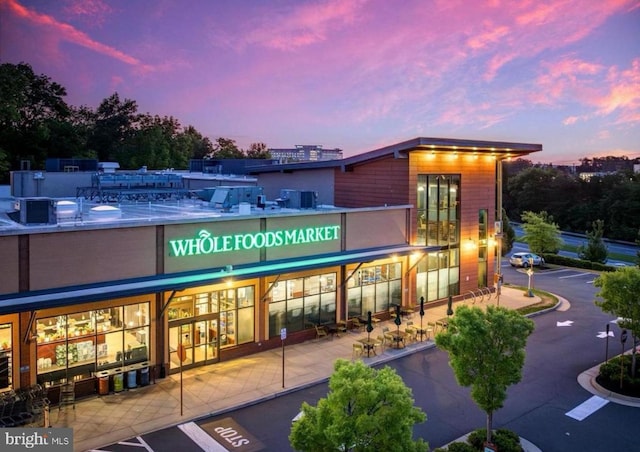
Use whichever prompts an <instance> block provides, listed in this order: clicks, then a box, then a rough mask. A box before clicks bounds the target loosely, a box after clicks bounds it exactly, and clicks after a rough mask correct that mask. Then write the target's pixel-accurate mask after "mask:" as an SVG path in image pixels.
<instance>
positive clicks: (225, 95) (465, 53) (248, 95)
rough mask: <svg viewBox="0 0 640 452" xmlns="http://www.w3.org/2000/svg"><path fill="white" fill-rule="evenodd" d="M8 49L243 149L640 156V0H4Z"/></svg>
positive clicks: (73, 84) (1, 40)
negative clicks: (500, 148) (456, 142)
mask: <svg viewBox="0 0 640 452" xmlns="http://www.w3.org/2000/svg"><path fill="white" fill-rule="evenodd" d="M0 62H1V63H19V62H25V63H28V64H30V65H31V66H32V68H33V69H34V71H35V72H36V74H44V75H46V76H49V77H50V78H51V79H52V80H53V81H56V82H58V83H60V84H61V85H63V86H64V87H65V88H66V89H67V93H68V96H67V98H66V101H67V103H69V104H71V105H74V106H80V105H86V106H88V107H91V108H93V109H95V108H96V107H97V106H98V105H99V103H100V102H101V101H102V100H103V99H104V98H106V97H108V96H110V95H111V94H113V93H114V92H117V93H118V94H119V95H120V97H121V99H123V98H127V99H132V100H135V101H136V102H137V104H138V111H139V112H141V113H150V114H153V115H156V114H157V115H160V116H165V115H166V116H173V117H175V118H177V119H178V121H179V122H180V123H181V124H182V125H184V126H186V125H193V126H194V127H195V128H196V129H197V130H199V131H200V132H201V133H203V134H204V135H206V136H208V137H209V138H211V139H212V140H215V139H216V138H218V137H225V138H230V139H233V140H235V141H236V142H237V144H238V146H240V147H241V148H243V149H246V148H248V147H249V145H250V144H251V143H254V142H264V143H265V144H266V145H267V146H268V147H275V148H282V147H293V146H294V145H296V144H320V145H323V146H324V148H328V149H331V148H340V149H343V151H344V154H345V156H351V155H354V154H359V153H361V152H366V151H370V150H373V149H377V148H379V147H382V146H386V145H389V144H394V143H397V142H400V141H405V140H408V139H411V138H415V137H419V136H424V137H439V138H461V139H481V140H497V141H516V142H526V143H540V144H542V145H543V147H544V151H543V152H542V153H538V154H536V155H534V156H532V158H533V159H535V161H536V162H553V163H557V164H571V163H576V162H577V161H578V159H579V158H582V157H592V156H598V155H601V156H605V155H618V156H621V155H626V156H627V157H629V158H633V157H640V1H639V0H567V1H545V0H535V1H533V0H508V1H507V0H488V1H472V0H432V1H430V0H402V1H400V0H395V1H392V0H308V1H307V0H181V1H178V0H56V1H50V0H0Z"/></svg>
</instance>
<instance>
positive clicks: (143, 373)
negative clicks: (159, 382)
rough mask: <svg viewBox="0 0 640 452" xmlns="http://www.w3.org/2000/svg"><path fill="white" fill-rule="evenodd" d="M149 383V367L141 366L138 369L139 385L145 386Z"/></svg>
mask: <svg viewBox="0 0 640 452" xmlns="http://www.w3.org/2000/svg"><path fill="white" fill-rule="evenodd" d="M148 384H149V368H148V367H143V368H142V369H140V386H147V385H148Z"/></svg>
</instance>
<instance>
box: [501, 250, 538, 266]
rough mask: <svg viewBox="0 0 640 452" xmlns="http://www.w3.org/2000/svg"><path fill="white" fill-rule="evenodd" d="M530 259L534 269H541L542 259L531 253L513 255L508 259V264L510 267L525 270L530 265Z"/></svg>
mask: <svg viewBox="0 0 640 452" xmlns="http://www.w3.org/2000/svg"><path fill="white" fill-rule="evenodd" d="M532 259H533V266H534V267H542V266H543V265H544V259H543V258H542V257H541V256H538V255H537V254H533V253H513V254H512V255H511V257H510V258H509V263H510V264H511V266H512V267H523V268H527V267H529V265H531V262H532Z"/></svg>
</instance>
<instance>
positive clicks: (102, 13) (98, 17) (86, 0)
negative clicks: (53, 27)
mask: <svg viewBox="0 0 640 452" xmlns="http://www.w3.org/2000/svg"><path fill="white" fill-rule="evenodd" d="M64 11H65V13H67V15H69V16H71V17H73V18H80V19H81V20H82V21H83V22H85V23H88V24H90V25H93V26H101V25H102V24H103V23H104V20H105V17H106V16H107V15H109V14H110V13H111V12H112V11H113V9H112V8H111V6H109V5H108V4H107V3H105V2H104V1H102V0H68V4H67V6H66V7H65V8H64Z"/></svg>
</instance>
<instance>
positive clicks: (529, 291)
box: [527, 257, 533, 297]
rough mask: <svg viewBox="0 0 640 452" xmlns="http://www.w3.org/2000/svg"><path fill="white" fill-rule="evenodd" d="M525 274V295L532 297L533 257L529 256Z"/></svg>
mask: <svg viewBox="0 0 640 452" xmlns="http://www.w3.org/2000/svg"><path fill="white" fill-rule="evenodd" d="M527 275H529V286H528V288H527V289H528V290H527V296H529V297H533V258H532V257H530V258H529V269H528V270H527Z"/></svg>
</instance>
